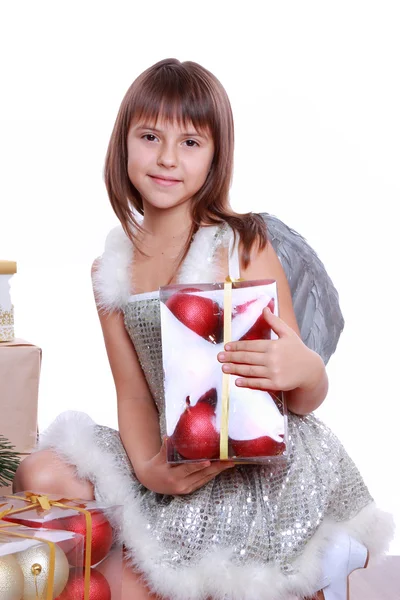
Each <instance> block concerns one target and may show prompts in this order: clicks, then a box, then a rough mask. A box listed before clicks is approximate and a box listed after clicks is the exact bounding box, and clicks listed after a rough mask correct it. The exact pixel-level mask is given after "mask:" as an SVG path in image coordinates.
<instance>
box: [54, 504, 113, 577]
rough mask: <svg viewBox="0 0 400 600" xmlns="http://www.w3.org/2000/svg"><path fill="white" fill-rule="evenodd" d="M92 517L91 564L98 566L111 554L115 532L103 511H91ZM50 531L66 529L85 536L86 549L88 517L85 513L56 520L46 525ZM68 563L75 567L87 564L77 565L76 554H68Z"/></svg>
mask: <svg viewBox="0 0 400 600" xmlns="http://www.w3.org/2000/svg"><path fill="white" fill-rule="evenodd" d="M90 514H91V515H92V554H91V560H90V564H92V565H97V563H99V562H100V561H101V560H103V558H105V557H106V556H107V554H108V553H109V551H110V549H111V546H112V542H113V531H112V527H111V525H110V522H109V521H108V519H107V517H106V516H105V515H104V513H103V512H102V511H101V510H91V511H90ZM46 527H47V528H48V529H64V530H67V531H73V532H74V533H80V534H82V535H83V536H85V548H86V517H85V515H84V514H83V513H79V514H77V515H73V516H71V517H64V518H60V519H54V520H53V521H50V522H49V523H46ZM67 557H68V561H69V562H70V564H72V565H74V566H77V567H78V566H79V567H80V566H83V565H84V564H85V562H84V561H83V562H82V563H79V564H76V561H75V557H74V553H72V552H71V553H69V554H67Z"/></svg>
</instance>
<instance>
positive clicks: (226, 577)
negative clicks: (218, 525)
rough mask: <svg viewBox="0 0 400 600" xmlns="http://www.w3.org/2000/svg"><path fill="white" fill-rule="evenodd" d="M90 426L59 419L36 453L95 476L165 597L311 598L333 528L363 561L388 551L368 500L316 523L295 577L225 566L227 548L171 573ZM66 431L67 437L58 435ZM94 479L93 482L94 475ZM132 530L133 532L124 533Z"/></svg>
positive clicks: (87, 421)
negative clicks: (356, 546) (364, 555)
mask: <svg viewBox="0 0 400 600" xmlns="http://www.w3.org/2000/svg"><path fill="white" fill-rule="evenodd" d="M94 426H95V423H94V422H93V421H92V419H91V418H90V417H88V416H87V415H85V414H84V413H76V412H67V413H63V414H62V415H60V416H59V417H58V418H57V419H56V421H54V423H53V424H52V425H51V426H50V427H49V429H47V431H45V432H44V433H43V434H42V436H41V440H40V446H39V449H43V448H52V449H53V450H55V451H56V452H57V453H58V454H59V455H60V456H61V457H62V458H64V459H65V460H66V461H67V462H68V463H70V464H72V465H75V466H76V472H77V475H78V476H79V477H80V478H84V479H86V478H87V479H91V480H93V479H96V486H97V489H98V490H99V492H100V493H101V497H102V500H103V501H105V502H107V503H110V504H120V505H123V506H124V521H123V525H122V537H123V540H124V543H125V545H126V547H127V548H128V550H129V552H130V556H131V560H132V563H133V564H134V565H135V566H136V567H137V568H138V569H139V570H140V571H141V572H143V573H144V576H145V579H146V581H147V583H148V585H149V586H150V588H151V590H152V591H153V592H155V593H158V594H161V595H162V596H166V597H168V598H173V600H206V599H207V598H208V597H209V596H212V598H213V599H214V600H225V599H226V598H229V600H288V599H289V598H291V597H292V595H293V597H295V596H303V597H304V596H308V595H312V594H313V593H315V592H316V591H317V590H318V587H319V586H318V581H320V577H321V560H320V558H321V555H322V553H323V551H324V548H326V547H327V546H328V545H329V542H330V540H332V538H333V536H334V535H335V534H336V532H337V531H338V530H340V531H347V532H348V533H349V534H350V535H352V536H353V537H354V538H356V539H357V540H359V541H360V542H361V543H362V544H364V545H365V546H366V547H367V548H368V551H369V553H370V558H372V559H373V558H376V557H378V556H380V555H382V554H383V553H384V552H385V551H387V549H388V544H389V542H390V540H391V537H392V534H393V521H392V517H391V516H390V515H388V514H386V513H384V512H382V511H380V510H379V509H377V508H376V507H375V505H374V504H373V503H372V504H370V505H368V506H366V507H365V508H364V509H362V510H361V511H360V512H359V513H358V514H357V515H356V516H355V517H354V518H353V519H351V520H350V521H346V522H342V523H334V522H328V521H324V522H323V523H322V525H321V526H320V528H319V529H318V531H317V532H316V534H315V535H314V536H313V538H312V539H311V540H310V542H309V543H308V544H307V546H306V548H305V549H304V551H303V553H302V555H301V556H300V557H299V558H298V559H297V560H296V562H295V563H294V564H293V566H294V568H295V571H294V573H295V574H291V575H285V574H283V573H282V572H281V571H280V570H279V568H278V567H277V566H266V565H261V564H259V563H256V562H255V563H254V564H250V565H245V566H237V565H233V564H232V563H231V561H230V551H229V549H223V548H217V549H216V550H215V551H214V552H210V553H209V554H208V555H207V556H206V557H204V558H203V559H202V560H201V561H200V562H199V563H197V564H196V565H195V566H193V567H180V568H179V569H173V568H171V567H169V566H166V565H165V563H163V561H162V549H161V548H160V546H159V545H158V543H157V541H156V540H155V539H153V538H152V536H151V534H150V533H149V532H148V530H147V529H146V522H145V520H144V519H143V518H142V515H141V510H140V498H139V496H135V490H134V486H133V485H132V480H131V478H130V477H129V475H127V474H126V472H124V471H121V469H120V468H119V466H118V462H117V460H116V459H115V457H114V456H113V455H112V454H110V453H108V452H107V451H105V450H103V449H101V448H100V447H99V446H97V445H96V444H95V442H94ZM65 431H68V435H65ZM94 474H96V477H94ZM132 532H134V533H132Z"/></svg>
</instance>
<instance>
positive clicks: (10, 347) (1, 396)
mask: <svg viewBox="0 0 400 600" xmlns="http://www.w3.org/2000/svg"><path fill="white" fill-rule="evenodd" d="M41 357H42V351H41V349H40V348H38V346H35V345H34V344H30V343H29V342H26V341H25V340H21V339H15V340H13V341H11V342H2V343H0V408H1V419H0V433H1V434H2V435H4V436H5V437H6V438H8V439H9V440H10V442H11V443H12V444H13V445H14V446H15V449H16V450H17V452H20V453H21V454H29V453H30V452H31V451H32V449H33V448H34V446H35V444H36V440H37V415H38V394H39V377H40V366H41Z"/></svg>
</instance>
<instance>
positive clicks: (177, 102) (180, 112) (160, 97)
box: [129, 68, 216, 133]
mask: <svg viewBox="0 0 400 600" xmlns="http://www.w3.org/2000/svg"><path fill="white" fill-rule="evenodd" d="M129 120H130V122H132V121H136V122H139V123H146V124H147V125H150V126H153V127H154V126H155V125H156V123H157V121H162V122H166V123H177V124H178V125H179V126H181V127H188V126H189V125H192V126H193V127H194V128H195V129H196V131H199V132H203V131H208V130H209V131H210V132H211V133H214V131H215V123H216V115H215V111H214V107H213V103H212V102H211V101H210V93H209V91H208V90H207V89H206V86H205V85H203V86H202V85H199V82H198V81H196V79H195V78H194V77H193V76H189V74H188V73H185V70H184V69H181V70H177V69H169V68H164V69H160V71H159V72H158V73H157V74H156V76H155V77H153V78H149V79H148V80H147V81H144V82H143V84H142V86H141V87H139V88H138V89H137V91H136V94H135V95H134V97H133V98H132V99H131V102H130V115H129Z"/></svg>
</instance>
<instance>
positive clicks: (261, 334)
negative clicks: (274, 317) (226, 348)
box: [236, 298, 275, 340]
mask: <svg viewBox="0 0 400 600" xmlns="http://www.w3.org/2000/svg"><path fill="white" fill-rule="evenodd" d="M252 302H254V301H253V300H251V301H250V302H246V303H245V304H242V305H240V306H237V307H236V314H241V313H243V312H244V311H245V310H246V308H247V307H248V306H249V304H252ZM274 307H275V301H274V299H273V298H271V300H270V301H269V303H268V308H269V309H270V311H271V312H274ZM240 339H241V340H270V339H271V327H270V325H268V323H267V321H266V320H265V319H264V317H263V315H262V314H261V315H260V316H259V317H258V319H257V321H256V322H255V323H254V325H253V326H252V327H250V329H249V330H248V332H247V333H245V334H244V335H243V336H242V337H241V338H240Z"/></svg>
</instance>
